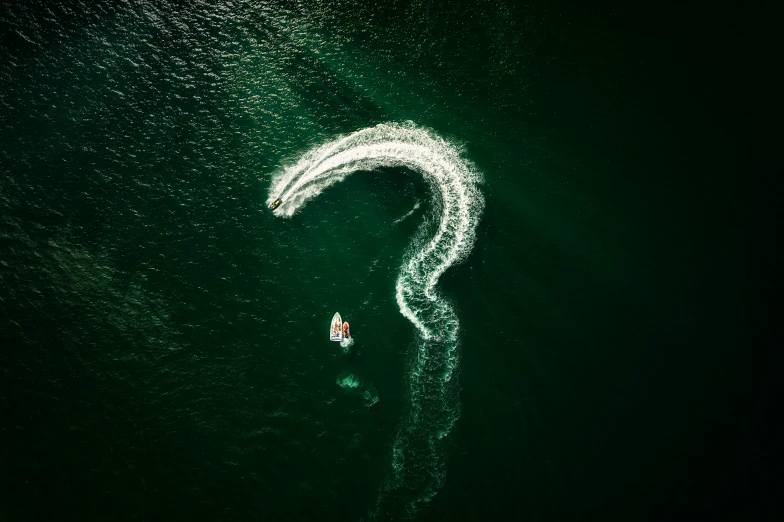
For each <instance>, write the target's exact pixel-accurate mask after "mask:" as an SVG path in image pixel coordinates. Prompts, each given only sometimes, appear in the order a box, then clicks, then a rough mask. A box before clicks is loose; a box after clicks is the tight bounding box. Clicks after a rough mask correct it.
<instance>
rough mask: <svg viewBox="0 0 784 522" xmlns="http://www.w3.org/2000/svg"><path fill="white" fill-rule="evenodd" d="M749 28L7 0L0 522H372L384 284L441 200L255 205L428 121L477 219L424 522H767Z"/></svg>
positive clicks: (392, 334) (538, 11)
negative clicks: (756, 333)
mask: <svg viewBox="0 0 784 522" xmlns="http://www.w3.org/2000/svg"><path fill="white" fill-rule="evenodd" d="M735 15H736V13H735V12H733V11H732V10H731V9H729V8H725V7H723V6H721V5H711V6H705V7H703V6H697V5H696V4H695V5H691V4H687V5H680V4H679V5H675V6H666V5H661V4H656V5H648V6H645V7H630V6H626V5H624V4H622V3H619V4H617V5H615V4H609V3H606V4H594V5H591V6H583V7H573V6H570V5H567V4H564V3H561V2H539V3H532V4H527V5H518V4H515V3H506V2H502V1H484V2H450V3H448V4H444V3H440V2H428V1H421V2H384V3H383V4H379V5H377V4H375V3H367V4H366V5H365V4H361V5H358V4H355V3H354V2H334V3H332V2H324V3H317V2H314V3H308V2H304V3H296V2H272V3H261V2H226V3H221V4H220V6H219V7H213V6H209V5H204V4H198V3H193V4H190V3H184V4H182V5H174V4H168V3H164V2H153V3H151V4H149V5H143V4H136V3H131V4H121V3H116V4H115V3H96V4H93V3H90V4H80V3H58V2H27V3H20V4H14V5H5V6H4V7H3V10H2V16H1V17H0V27H2V46H0V78H1V79H0V87H1V90H0V143H1V144H2V145H0V343H2V351H1V352H0V370H2V388H0V408H2V426H1V428H0V429H2V432H1V433H2V440H3V448H2V449H3V451H2V454H0V459H2V460H1V461H0V467H1V468H2V470H3V473H2V481H3V483H2V499H1V500H2V502H0V518H3V519H8V520H29V519H53V518H54V519H62V518H76V517H79V518H83V519H99V520H100V519H118V520H119V519H122V520H125V519H129V520H130V519H151V520H161V519H172V518H183V519H184V518H190V519H226V520H230V519H231V520H244V519H265V520H270V519H271V520H275V519H280V520H284V519H303V520H305V519H311V520H337V519H353V520H357V519H359V518H360V517H363V516H366V514H367V513H368V510H370V509H371V508H372V506H373V505H374V503H375V500H376V497H377V495H378V490H379V487H380V486H381V484H382V481H383V480H384V477H385V476H386V474H387V473H388V472H389V471H390V470H389V466H390V457H391V455H390V451H391V443H392V441H393V439H394V435H395V429H396V428H397V426H398V423H399V420H400V418H401V416H402V415H403V414H404V412H405V409H406V407H407V406H408V402H407V396H406V393H407V392H406V372H407V371H408V362H409V359H410V357H411V353H410V351H411V348H412V346H413V342H414V331H413V328H412V327H411V325H410V324H409V323H408V322H407V321H406V320H405V318H403V317H402V316H401V315H400V314H399V312H398V310H397V305H396V303H395V300H394V295H393V286H394V281H395V277H396V275H397V270H398V267H399V265H400V260H401V255H402V252H403V251H404V250H405V249H406V247H407V245H408V242H409V240H410V239H411V237H412V236H413V234H414V231H415V230H416V227H417V225H418V222H419V220H421V218H422V215H423V213H424V212H426V211H427V209H428V208H429V204H428V194H427V189H426V187H425V186H424V185H423V184H422V183H421V182H420V181H418V180H417V179H416V178H414V177H413V176H410V175H409V174H407V173H406V172H385V173H363V174H359V175H355V176H353V177H351V178H349V179H348V180H347V181H345V182H344V183H342V184H341V185H340V186H339V187H338V188H333V189H330V190H331V192H330V195H329V197H325V198H322V199H320V200H319V201H316V202H313V203H311V204H309V205H308V207H307V209H306V210H304V211H303V212H302V213H301V215H298V216H296V217H295V218H294V219H292V220H278V219H275V218H274V217H273V216H271V215H270V214H269V213H268V212H267V211H266V210H265V208H264V205H263V203H264V198H265V197H266V191H267V189H268V187H269V181H270V178H271V176H272V174H273V173H274V172H275V170H276V169H278V168H280V166H281V165H283V164H285V163H286V162H287V161H290V160H291V159H292V158H295V157H296V155H297V153H299V152H302V151H303V150H305V149H306V148H308V147H310V146H312V145H315V144H318V143H321V142H323V141H325V140H327V139H329V138H331V137H332V136H334V135H336V134H340V133H346V132H351V131H353V130H356V129H359V128H363V127H367V126H370V125H374V124H376V123H379V122H383V121H389V120H395V121H400V120H409V119H410V120H413V121H415V122H416V123H418V124H420V125H424V126H428V127H430V128H432V129H434V130H435V131H436V132H438V133H440V134H442V135H444V136H446V137H448V138H450V139H453V140H456V141H459V142H460V143H462V144H464V146H465V150H466V156H467V157H468V158H469V159H471V160H472V161H474V162H475V163H476V165H477V167H478V168H479V169H480V170H481V171H482V173H483V174H484V177H485V184H484V185H483V189H482V190H483V192H484V194H485V198H486V208H485V212H484V215H483V216H482V221H481V223H480V225H479V231H478V237H477V243H476V245H475V249H474V252H473V253H472V254H471V256H470V257H469V259H468V260H467V261H466V262H465V263H463V264H462V265H460V266H459V267H456V268H453V269H451V270H450V271H448V272H447V273H446V274H445V275H444V276H443V277H442V280H441V288H442V290H443V292H444V294H445V295H446V296H447V297H448V298H449V299H450V300H451V301H452V302H453V303H454V305H455V308H456V310H457V313H458V316H459V318H460V320H461V324H462V334H461V335H462V337H461V348H460V352H461V363H460V386H461V390H462V391H461V402H462V410H461V418H460V420H459V422H458V423H457V425H456V427H455V429H454V430H453V431H452V433H451V434H450V438H449V441H450V445H451V446H450V447H451V450H450V453H449V455H448V461H447V463H446V470H447V476H446V483H445V485H444V487H443V489H442V490H441V492H440V494H439V495H438V496H436V497H435V499H434V500H433V501H432V502H430V504H428V505H427V506H425V507H424V508H422V509H421V510H420V512H419V514H418V518H419V519H422V520H449V519H475V520H480V519H481V520H505V519H510V518H513V517H514V518H521V517H524V518H525V519H527V520H556V519H560V520H571V519H598V518H600V517H601V518H608V517H611V518H616V517H617V518H621V517H623V518H625V519H651V520H660V519H669V518H678V519H686V518H689V517H693V516H709V515H718V514H726V513H727V512H730V513H737V514H741V513H743V514H744V515H745V516H749V517H751V516H752V515H753V514H755V513H757V512H758V510H760V511H761V510H762V508H761V507H760V505H759V504H758V503H756V502H754V501H753V500H752V499H754V498H755V496H756V493H757V488H758V483H759V482H761V481H762V479H763V478H764V477H765V475H764V473H765V471H764V470H765V467H764V459H765V457H764V451H765V447H766V444H767V443H766V441H765V440H764V439H761V437H762V434H763V431H762V430H761V428H760V415H761V413H760V411H762V410H761V409H760V407H759V403H758V399H757V397H758V394H759V392H760V390H761V389H763V385H762V384H760V383H759V382H758V381H754V380H752V375H753V371H754V370H755V367H754V366H753V364H752V363H753V361H752V359H751V355H750V353H749V350H748V347H749V330H750V326H749V324H748V319H747V306H748V303H749V299H750V294H749V292H748V289H747V285H748V282H747V279H748V277H749V275H748V268H747V266H748V260H747V247H748V245H747V241H748V237H747V233H746V232H747V227H748V225H749V217H748V215H749V214H748V206H749V197H750V193H751V190H752V189H751V187H750V185H749V184H748V182H747V181H748V180H747V177H746V174H747V171H748V167H747V165H746V150H745V147H746V145H745V140H744V139H743V136H744V134H745V130H744V128H743V126H744V124H745V122H744V120H745V116H744V113H745V108H744V104H745V87H744V77H743V75H742V70H741V64H742V57H743V54H742V53H743V49H742V47H741V37H740V33H739V31H738V24H737V16H735ZM415 202H420V203H421V205H422V207H421V209H418V210H415V211H414V213H413V214H412V215H411V216H410V217H409V218H407V219H405V220H403V221H402V222H400V223H398V224H396V223H395V220H397V219H399V218H401V217H402V216H404V215H405V214H406V213H407V212H409V211H410V210H412V208H413V207H414V203H415ZM336 243H338V244H340V245H341V248H338V249H336V248H334V245H335V244H336ZM335 310H339V311H340V312H341V313H342V314H343V315H344V316H345V317H346V318H347V319H348V320H350V321H351V323H352V331H353V333H354V334H355V336H356V339H357V344H356V347H355V348H356V350H355V352H354V353H353V354H352V355H350V356H345V355H343V354H342V353H340V351H339V350H338V349H337V348H336V346H335V345H334V344H331V343H328V342H326V341H325V340H324V339H325V338H326V334H325V332H326V328H327V326H326V325H327V324H328V322H329V319H330V318H331V315H332V313H334V311H335ZM348 374H351V375H353V376H355V378H356V379H357V380H358V381H359V382H360V386H359V387H358V388H357V389H348V390H346V389H343V388H341V387H340V386H338V384H337V380H338V379H340V378H341V377H342V376H345V375H348ZM366 392H367V393H368V394H370V396H371V397H377V398H378V402H376V403H373V401H372V400H371V401H369V400H368V399H367V395H363V394H365V393H366ZM763 489H764V486H763Z"/></svg>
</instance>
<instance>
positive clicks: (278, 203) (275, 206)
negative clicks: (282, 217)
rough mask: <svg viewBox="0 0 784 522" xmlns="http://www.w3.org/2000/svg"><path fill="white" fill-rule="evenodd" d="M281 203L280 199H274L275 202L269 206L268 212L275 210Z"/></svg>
mask: <svg viewBox="0 0 784 522" xmlns="http://www.w3.org/2000/svg"><path fill="white" fill-rule="evenodd" d="M281 203H283V202H282V201H281V200H280V198H278V199H276V200H275V201H273V202H272V204H271V205H270V206H269V209H270V210H275V209H276V208H278V207H279V206H280V204H281Z"/></svg>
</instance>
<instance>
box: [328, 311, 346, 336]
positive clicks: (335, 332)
mask: <svg viewBox="0 0 784 522" xmlns="http://www.w3.org/2000/svg"><path fill="white" fill-rule="evenodd" d="M329 340H330V341H342V340H343V319H341V318H340V314H339V313H337V312H336V313H335V315H333V316H332V324H331V325H330V326H329Z"/></svg>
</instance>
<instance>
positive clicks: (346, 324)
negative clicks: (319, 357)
mask: <svg viewBox="0 0 784 522" xmlns="http://www.w3.org/2000/svg"><path fill="white" fill-rule="evenodd" d="M343 337H345V338H346V339H348V338H349V337H351V334H349V332H348V323H343Z"/></svg>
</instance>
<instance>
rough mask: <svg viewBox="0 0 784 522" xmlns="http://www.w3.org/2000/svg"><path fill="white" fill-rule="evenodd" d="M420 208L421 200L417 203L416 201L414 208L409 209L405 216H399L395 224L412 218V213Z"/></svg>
mask: <svg viewBox="0 0 784 522" xmlns="http://www.w3.org/2000/svg"><path fill="white" fill-rule="evenodd" d="M418 209H419V201H417V202H416V203H414V208H412V209H411V210H409V211H408V212H406V215H405V216H403V217H399V218H397V219H396V220H395V223H394V224H395V225H399V224H400V223H402V222H403V221H405V220H406V219H408V218H410V217H411V215H412V214H413V213H414V212H416V211H417V210H418Z"/></svg>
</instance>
